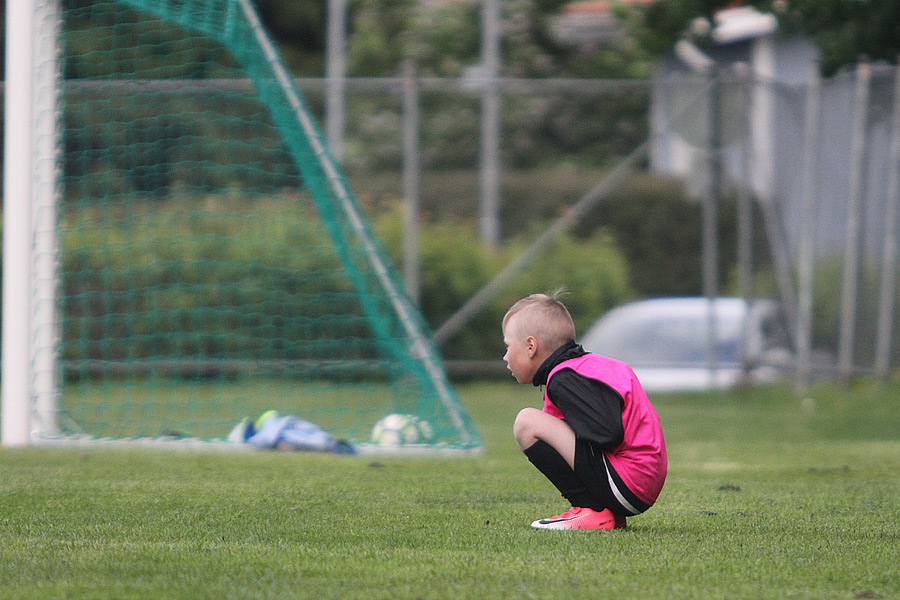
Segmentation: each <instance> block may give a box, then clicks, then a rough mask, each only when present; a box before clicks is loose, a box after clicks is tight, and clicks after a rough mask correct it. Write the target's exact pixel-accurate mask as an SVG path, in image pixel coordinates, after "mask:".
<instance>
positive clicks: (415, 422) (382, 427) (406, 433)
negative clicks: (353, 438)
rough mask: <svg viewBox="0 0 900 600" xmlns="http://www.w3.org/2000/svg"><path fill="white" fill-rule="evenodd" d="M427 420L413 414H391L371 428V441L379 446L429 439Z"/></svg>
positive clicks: (412, 442)
mask: <svg viewBox="0 0 900 600" xmlns="http://www.w3.org/2000/svg"><path fill="white" fill-rule="evenodd" d="M431 436H432V432H431V426H430V425H429V424H428V421H425V420H424V419H420V418H419V417H417V416H415V415H401V414H397V413H394V414H391V415H388V416H386V417H384V418H383V419H381V420H380V421H378V422H377V423H375V427H373V428H372V443H373V444H378V445H379V446H403V445H406V444H417V443H424V442H428V441H429V440H431Z"/></svg>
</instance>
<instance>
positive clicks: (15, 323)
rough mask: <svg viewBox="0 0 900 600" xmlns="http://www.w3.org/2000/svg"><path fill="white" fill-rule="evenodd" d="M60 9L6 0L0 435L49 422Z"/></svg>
mask: <svg viewBox="0 0 900 600" xmlns="http://www.w3.org/2000/svg"><path fill="white" fill-rule="evenodd" d="M58 15H59V10H58V4H57V3H56V2H55V1H52V0H51V1H38V0H7V3H6V85H5V89H4V102H5V104H4V120H5V132H6V133H5V138H4V164H3V173H4V181H3V185H4V198H3V333H2V353H3V358H2V363H3V364H2V390H0V394H2V413H0V425H2V427H0V443H2V444H3V445H4V446H21V445H27V444H29V443H30V441H31V436H32V433H33V432H35V431H37V432H40V433H52V432H54V431H55V430H56V422H55V419H56V394H57V389H56V346H57V339H58V325H57V318H56V304H55V292H56V286H57V275H56V273H57V250H56V247H57V241H56V232H55V228H56V201H57V196H58V190H57V181H58V176H57V175H58V169H59V161H58V156H59V144H58V135H59V134H58V127H57V121H58V118H59V117H58V114H59V113H58V110H57V106H58V100H59V85H58V82H59V81H60V78H59V71H58V66H57V60H56V57H57V56H58V51H57V47H56V44H57V32H58V30H59V17H58Z"/></svg>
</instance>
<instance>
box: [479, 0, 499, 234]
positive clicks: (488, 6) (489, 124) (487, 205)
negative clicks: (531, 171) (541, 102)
mask: <svg viewBox="0 0 900 600" xmlns="http://www.w3.org/2000/svg"><path fill="white" fill-rule="evenodd" d="M481 56H482V66H483V75H484V78H485V80H484V86H483V88H482V89H483V92H482V99H481V171H480V175H481V215H480V219H479V221H480V223H479V229H480V230H481V238H482V239H483V240H484V241H485V243H487V244H488V245H489V246H492V247H495V248H496V247H497V246H499V245H500V91H499V89H498V86H499V83H498V77H499V76H500V62H501V61H500V0H483V5H482V10H481Z"/></svg>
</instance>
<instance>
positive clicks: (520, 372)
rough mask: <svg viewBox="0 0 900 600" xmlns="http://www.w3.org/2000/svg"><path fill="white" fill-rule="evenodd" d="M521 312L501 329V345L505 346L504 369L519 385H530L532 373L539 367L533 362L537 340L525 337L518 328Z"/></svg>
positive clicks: (521, 328)
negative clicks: (510, 373)
mask: <svg viewBox="0 0 900 600" xmlns="http://www.w3.org/2000/svg"><path fill="white" fill-rule="evenodd" d="M522 316H523V314H522V313H521V312H518V313H516V314H514V315H513V316H512V317H510V319H509V321H507V322H506V327H504V328H503V343H504V344H506V354H504V355H503V360H505V361H506V368H507V369H509V370H510V372H512V374H513V377H515V378H516V381H518V382H519V383H531V382H532V380H533V379H534V372H535V371H536V370H537V367H538V366H539V365H537V364H536V361H535V360H534V358H535V355H536V353H537V340H536V339H535V338H534V336H530V335H529V336H525V335H524V333H523V332H524V328H523V327H521V326H520V322H519V321H520V319H521V317H522Z"/></svg>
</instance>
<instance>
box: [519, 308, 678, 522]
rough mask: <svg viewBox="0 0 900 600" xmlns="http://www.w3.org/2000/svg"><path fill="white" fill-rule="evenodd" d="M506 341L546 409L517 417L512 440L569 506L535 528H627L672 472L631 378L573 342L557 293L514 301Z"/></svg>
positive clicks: (522, 377)
mask: <svg viewBox="0 0 900 600" xmlns="http://www.w3.org/2000/svg"><path fill="white" fill-rule="evenodd" d="M503 341H504V343H505V344H506V354H505V355H504V357H503V359H504V360H505V361H506V364H507V368H508V369H509V370H510V371H511V372H512V374H513V376H514V377H515V378H516V380H517V381H518V382H519V383H523V384H527V383H531V384H532V385H534V386H543V387H544V406H543V409H542V410H538V409H536V408H525V409H523V410H522V411H520V412H519V414H518V416H517V417H516V421H515V424H514V426H513V433H514V435H515V438H516V442H517V443H518V445H519V448H520V449H521V450H522V452H524V454H525V456H526V457H527V458H528V460H529V461H530V462H531V463H532V464H533V465H534V466H535V467H536V468H537V469H538V470H539V471H540V472H541V473H542V474H543V475H544V476H545V477H546V478H547V479H549V480H550V482H551V483H552V484H553V485H554V486H556V488H557V489H558V490H559V492H560V493H561V494H562V496H563V497H564V498H566V500H568V501H569V503H570V504H571V506H572V508H571V509H569V510H567V511H566V512H564V513H562V514H561V515H558V516H555V517H550V518H546V519H540V520H537V521H534V522H533V523H532V524H531V526H532V527H534V528H535V529H597V530H603V529H624V528H625V520H626V518H627V517H630V516H634V515H638V514H640V513H642V512H644V511H645V510H647V509H648V508H650V506H652V505H653V503H654V502H655V501H656V499H657V497H658V496H659V493H660V490H661V489H662V486H663V482H664V481H665V479H666V470H667V466H668V461H667V457H666V445H665V441H664V439H663V433H662V427H661V426H660V422H659V417H658V416H657V414H656V411H655V410H654V409H653V406H652V405H651V404H650V401H649V400H648V399H647V395H646V394H645V393H644V390H643V388H642V387H641V384H640V383H639V382H638V379H637V377H636V376H635V375H634V372H633V371H632V370H631V368H630V367H629V366H628V365H627V364H625V363H623V362H621V361H618V360H614V359H611V358H606V357H604V356H600V355H597V354H592V353H589V352H585V350H584V349H583V348H582V347H581V346H580V345H578V344H576V343H575V325H574V324H573V322H572V317H571V316H570V315H569V311H568V310H567V309H566V307H565V306H564V305H563V304H562V303H561V302H560V301H559V300H558V299H557V298H556V297H555V295H545V294H533V295H531V296H528V297H527V298H523V299H522V300H519V301H518V302H516V303H515V304H514V305H513V306H512V307H511V308H510V309H509V311H508V312H507V313H506V315H505V316H504V317H503Z"/></svg>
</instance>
